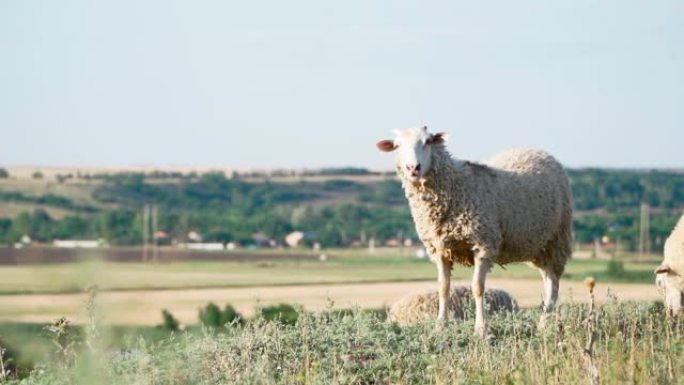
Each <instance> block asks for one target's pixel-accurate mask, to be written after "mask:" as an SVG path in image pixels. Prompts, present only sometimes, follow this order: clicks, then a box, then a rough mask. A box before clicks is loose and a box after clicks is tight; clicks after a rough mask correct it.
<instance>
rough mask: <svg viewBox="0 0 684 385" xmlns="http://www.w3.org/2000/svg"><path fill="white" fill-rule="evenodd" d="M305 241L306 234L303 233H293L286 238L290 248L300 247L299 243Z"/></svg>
mask: <svg viewBox="0 0 684 385" xmlns="http://www.w3.org/2000/svg"><path fill="white" fill-rule="evenodd" d="M303 239H304V233H303V232H301V231H293V232H291V233H290V234H287V236H285V243H286V244H287V245H288V246H290V247H297V246H299V242H301V241H302V240H303Z"/></svg>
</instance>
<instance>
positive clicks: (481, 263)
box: [472, 258, 492, 337]
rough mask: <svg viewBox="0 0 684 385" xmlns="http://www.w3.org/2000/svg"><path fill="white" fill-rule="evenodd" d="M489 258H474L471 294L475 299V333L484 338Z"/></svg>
mask: <svg viewBox="0 0 684 385" xmlns="http://www.w3.org/2000/svg"><path fill="white" fill-rule="evenodd" d="M491 266H492V263H491V262H490V260H489V258H475V271H474V272H473V283H472V292H473V298H475V333H476V334H478V335H480V336H481V337H484V336H485V335H486V333H487V326H486V324H485V314H484V313H485V308H484V292H485V278H486V277H487V273H488V272H489V269H490V268H491Z"/></svg>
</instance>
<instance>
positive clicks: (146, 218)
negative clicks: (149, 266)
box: [142, 203, 150, 262]
mask: <svg viewBox="0 0 684 385" xmlns="http://www.w3.org/2000/svg"><path fill="white" fill-rule="evenodd" d="M149 223H150V205H149V204H147V203H145V205H144V206H143V220H142V238H143V254H142V260H143V262H146V261H147V243H148V235H149V231H150V226H149Z"/></svg>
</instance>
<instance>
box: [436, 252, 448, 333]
mask: <svg viewBox="0 0 684 385" xmlns="http://www.w3.org/2000/svg"><path fill="white" fill-rule="evenodd" d="M437 282H438V285H439V287H438V292H439V312H438V313H437V323H438V324H442V323H444V322H445V321H446V320H447V319H448V316H449V314H448V306H447V304H448V301H449V292H450V289H451V288H450V287H451V264H450V263H449V262H446V261H444V260H443V259H442V258H438V259H437Z"/></svg>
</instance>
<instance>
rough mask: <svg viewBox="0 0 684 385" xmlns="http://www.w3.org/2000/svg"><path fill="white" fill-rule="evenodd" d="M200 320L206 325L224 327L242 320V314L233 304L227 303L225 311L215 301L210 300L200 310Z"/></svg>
mask: <svg viewBox="0 0 684 385" xmlns="http://www.w3.org/2000/svg"><path fill="white" fill-rule="evenodd" d="M199 320H200V322H201V323H202V325H204V326H208V327H223V326H225V325H226V324H229V323H233V322H241V320H242V316H241V315H240V313H238V312H237V311H236V310H235V308H234V307H232V306H231V305H226V307H225V308H224V310H223V311H221V309H220V308H219V307H218V306H217V305H216V304H215V303H213V302H209V303H208V304H207V306H205V307H204V309H200V311H199Z"/></svg>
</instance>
